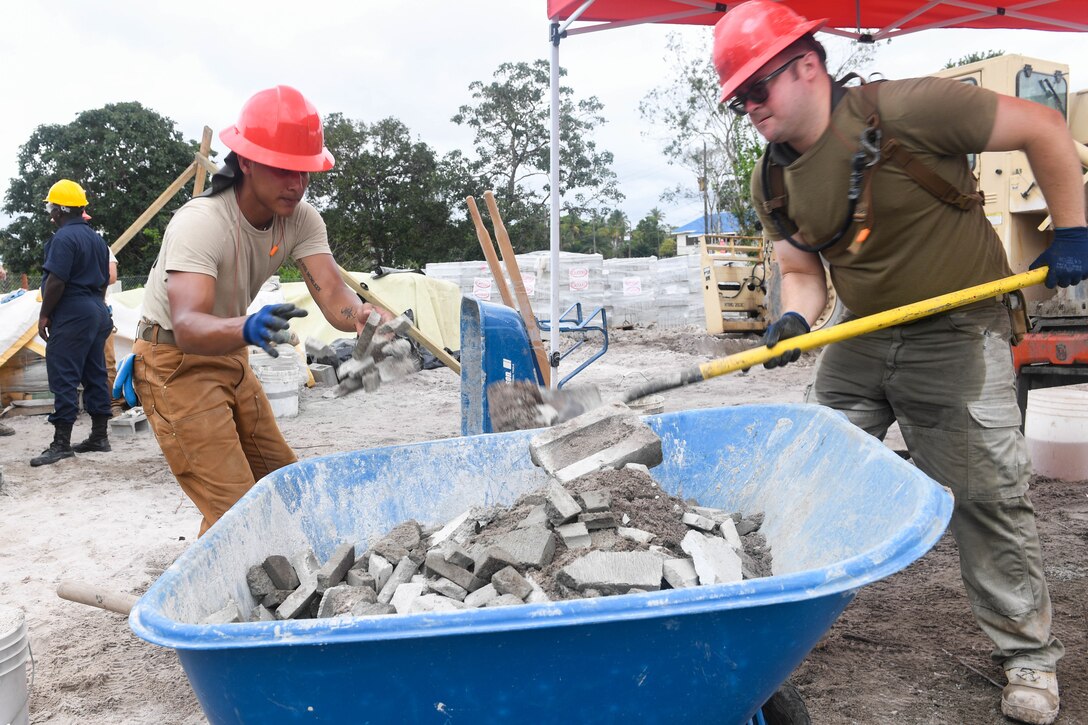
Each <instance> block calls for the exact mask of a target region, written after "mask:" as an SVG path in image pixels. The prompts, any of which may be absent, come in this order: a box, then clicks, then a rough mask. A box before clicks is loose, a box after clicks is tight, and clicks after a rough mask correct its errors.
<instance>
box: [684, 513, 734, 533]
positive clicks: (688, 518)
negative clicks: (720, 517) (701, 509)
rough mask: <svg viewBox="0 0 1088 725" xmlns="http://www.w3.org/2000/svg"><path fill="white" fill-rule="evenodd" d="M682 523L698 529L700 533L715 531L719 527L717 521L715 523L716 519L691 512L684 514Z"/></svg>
mask: <svg viewBox="0 0 1088 725" xmlns="http://www.w3.org/2000/svg"><path fill="white" fill-rule="evenodd" d="M681 522H682V523H683V524H684V525H685V526H690V527H691V528H693V529H698V530H699V531H713V530H714V529H716V528H717V527H718V524H717V522H716V521H714V519H708V518H707V517H706V516H700V515H699V514H697V513H693V512H691V511H688V512H687V513H686V514H684V516H683V518H682V519H681ZM730 523H732V519H730Z"/></svg>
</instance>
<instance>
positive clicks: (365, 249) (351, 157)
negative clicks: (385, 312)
mask: <svg viewBox="0 0 1088 725" xmlns="http://www.w3.org/2000/svg"><path fill="white" fill-rule="evenodd" d="M325 144H326V146H328V148H329V150H330V151H331V152H332V154H333V156H334V157H335V158H336V166H335V167H333V169H332V170H331V171H329V172H328V173H325V174H315V175H314V176H312V177H311V182H310V195H311V199H312V200H313V202H314V204H315V206H316V207H317V208H318V209H319V210H320V211H321V213H322V216H323V217H324V219H325V224H326V226H327V227H328V232H329V244H330V246H331V247H332V251H333V255H334V256H336V257H337V258H341V259H344V260H350V263H352V264H353V265H355V266H357V267H364V268H371V267H374V266H379V265H381V266H393V267H395V266H401V267H408V266H419V265H421V264H423V263H426V262H429V261H445V260H449V259H457V258H463V253H464V251H465V246H466V245H465V240H466V239H467V238H468V235H467V230H466V229H465V228H464V226H463V225H458V224H457V223H456V222H454V221H453V220H452V219H451V215H450V210H451V208H454V207H455V205H457V204H459V203H460V204H463V201H461V199H463V198H464V197H463V196H461V199H457V198H456V195H458V194H460V193H461V192H462V191H463V187H464V186H465V183H466V182H465V180H464V174H465V173H466V172H465V169H464V166H465V164H464V162H463V159H461V158H460V155H459V154H453V155H451V156H449V157H447V158H446V159H442V160H440V159H439V158H438V157H437V155H436V154H435V152H434V150H433V149H431V148H430V147H429V146H428V145H427V144H425V143H423V142H422V141H419V140H415V139H413V138H412V135H411V132H410V131H409V129H408V127H407V126H405V125H404V124H403V123H401V122H400V121H398V120H397V119H395V118H386V119H383V120H381V121H378V122H377V123H374V124H370V125H368V124H366V123H364V122H362V121H353V120H351V119H348V118H345V117H344V116H343V114H340V113H333V114H330V115H329V116H328V118H327V119H326V121H325Z"/></svg>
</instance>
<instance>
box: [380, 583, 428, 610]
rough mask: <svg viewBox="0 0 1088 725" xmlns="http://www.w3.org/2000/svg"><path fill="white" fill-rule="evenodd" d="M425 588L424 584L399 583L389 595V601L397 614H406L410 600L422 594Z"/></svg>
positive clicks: (410, 604) (410, 603)
mask: <svg viewBox="0 0 1088 725" xmlns="http://www.w3.org/2000/svg"><path fill="white" fill-rule="evenodd" d="M426 588H427V585H426V584H410V583H408V584H401V585H400V586H398V587H397V590H396V591H395V592H394V593H393V596H392V597H390V601H389V603H390V604H392V605H393V607H394V608H395V609H396V610H397V614H407V613H408V611H409V610H410V609H411V607H412V602H414V601H415V600H416V599H419V598H420V597H421V596H423V592H424V591H425V590H426Z"/></svg>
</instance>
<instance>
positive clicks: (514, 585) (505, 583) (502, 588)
mask: <svg viewBox="0 0 1088 725" xmlns="http://www.w3.org/2000/svg"><path fill="white" fill-rule="evenodd" d="M491 583H492V584H493V585H494V586H495V591H497V592H498V593H499V594H513V595H514V596H515V597H517V598H518V599H519V600H521V601H525V597H527V596H529V595H530V594H531V593H532V591H533V587H532V585H531V584H529V582H528V581H526V579H525V577H523V576H522V575H521V574H519V573H518V570H517V569H515V568H514V567H512V566H508V567H505V568H503V569H499V570H498V571H497V572H495V574H494V576H492V577H491Z"/></svg>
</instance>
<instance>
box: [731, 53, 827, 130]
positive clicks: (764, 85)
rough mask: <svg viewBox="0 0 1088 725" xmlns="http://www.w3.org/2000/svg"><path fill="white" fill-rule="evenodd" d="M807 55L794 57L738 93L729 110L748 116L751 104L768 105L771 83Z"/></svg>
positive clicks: (802, 54)
mask: <svg viewBox="0 0 1088 725" xmlns="http://www.w3.org/2000/svg"><path fill="white" fill-rule="evenodd" d="M806 55H808V53H801V54H800V55H795V56H793V57H792V58H790V59H789V60H787V61H786V62H785V63H783V64H782V65H780V66H779V67H778V69H777V70H774V71H772V72H770V73H768V74H767V75H765V76H763V78H761V79H759V80H758V81H756V82H755V83H753V84H752V85H750V86H748V90H746V91H738V92H737V95H736V96H734V97H733V100H731V101H730V102H729V104H728V105H729V110H730V111H732V112H733V113H735V114H737V115H738V116H747V115H748V103H749V102H751V103H755V104H757V105H758V104H761V103H766V102H767V99H768V98H770V97H771V87H770V84H771V81H773V80H774V79H775V78H777V77H778V76H780V75H782V74H783V73H785V72H786V71H787V70H789V68H790V66H792V65H793V64H794V63H796V62H797V61H799V60H801V59H802V58H804V57H805V56H806Z"/></svg>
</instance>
